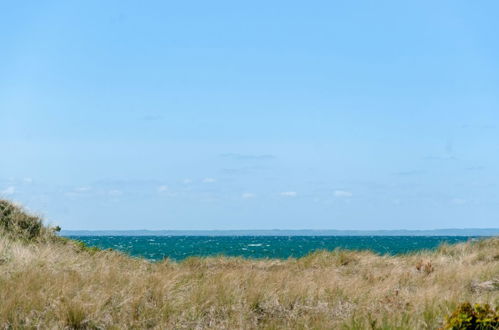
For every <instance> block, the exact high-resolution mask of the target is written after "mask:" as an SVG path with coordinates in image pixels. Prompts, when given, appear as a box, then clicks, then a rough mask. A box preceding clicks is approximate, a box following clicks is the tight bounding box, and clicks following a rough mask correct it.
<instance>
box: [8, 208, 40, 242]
mask: <svg viewBox="0 0 499 330" xmlns="http://www.w3.org/2000/svg"><path fill="white" fill-rule="evenodd" d="M42 229H43V225H42V220H41V219H40V218H39V217H36V216H33V215H29V214H27V213H26V212H24V210H22V209H21V208H20V207H18V206H16V205H14V204H13V203H12V202H9V201H6V200H0V231H2V232H3V233H5V234H7V235H10V236H13V237H15V238H21V239H25V240H33V239H35V238H37V237H39V236H40V235H41V232H42Z"/></svg>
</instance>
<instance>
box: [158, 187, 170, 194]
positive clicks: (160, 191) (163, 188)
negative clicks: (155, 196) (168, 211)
mask: <svg viewBox="0 0 499 330" xmlns="http://www.w3.org/2000/svg"><path fill="white" fill-rule="evenodd" d="M165 191H168V186H159V187H158V192H159V193H162V192H165Z"/></svg>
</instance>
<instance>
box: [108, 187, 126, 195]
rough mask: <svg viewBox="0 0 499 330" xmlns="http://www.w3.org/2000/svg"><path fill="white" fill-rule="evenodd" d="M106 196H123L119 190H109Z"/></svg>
mask: <svg viewBox="0 0 499 330" xmlns="http://www.w3.org/2000/svg"><path fill="white" fill-rule="evenodd" d="M108 194H109V196H121V195H123V192H122V191H121V190H117V189H114V190H109V191H108Z"/></svg>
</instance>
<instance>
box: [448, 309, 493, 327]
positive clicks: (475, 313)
mask: <svg viewBox="0 0 499 330" xmlns="http://www.w3.org/2000/svg"><path fill="white" fill-rule="evenodd" d="M446 321H447V322H446V324H445V326H444V327H443V329H452V330H458V329H459V330H461V329H467V330H468V329H473V330H474V329H476V330H478V329H480V330H493V329H499V310H497V308H496V310H494V309H492V308H491V307H490V306H489V305H488V304H483V305H481V304H475V305H474V306H471V304H470V303H468V302H466V303H462V304H461V305H459V306H458V307H457V309H456V310H455V311H454V312H453V313H452V314H451V315H450V316H448V317H447V320H446Z"/></svg>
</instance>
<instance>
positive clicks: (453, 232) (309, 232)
mask: <svg viewBox="0 0 499 330" xmlns="http://www.w3.org/2000/svg"><path fill="white" fill-rule="evenodd" d="M60 235H61V236H498V235H499V228H470V229H454V228H451V229H433V230H313V229H304V230H279V229H274V230H62V231H61V233H60Z"/></svg>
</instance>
